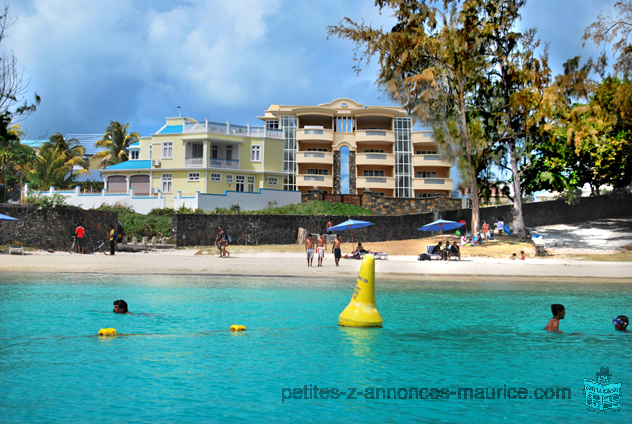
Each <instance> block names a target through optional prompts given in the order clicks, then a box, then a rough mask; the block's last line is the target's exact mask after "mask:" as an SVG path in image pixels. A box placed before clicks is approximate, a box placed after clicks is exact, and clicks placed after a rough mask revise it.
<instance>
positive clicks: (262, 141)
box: [102, 117, 285, 206]
mask: <svg viewBox="0 0 632 424" xmlns="http://www.w3.org/2000/svg"><path fill="white" fill-rule="evenodd" d="M283 143H284V139H283V132H282V131H280V130H278V129H276V130H268V129H267V128H265V127H250V126H249V125H246V126H242V125H232V124H230V123H224V124H220V123H214V122H209V121H208V120H205V121H200V122H198V121H196V120H195V119H192V118H186V117H177V118H167V119H166V124H165V125H164V126H163V127H162V128H161V129H160V130H158V131H157V132H156V133H155V134H152V135H151V136H148V137H141V139H140V141H139V142H138V143H135V144H134V145H132V146H131V147H130V149H129V150H130V152H129V153H130V160H128V161H126V162H122V163H119V164H116V165H113V166H109V167H107V168H106V169H104V170H103V171H102V172H103V174H104V180H105V189H106V191H107V194H108V195H110V194H111V195H114V194H122V193H129V192H130V189H133V191H132V193H133V194H134V195H135V196H156V195H158V193H159V192H160V193H161V196H164V198H165V201H166V204H167V206H171V205H173V198H174V196H175V195H176V193H177V192H180V195H181V196H193V195H195V193H196V192H199V193H210V194H223V193H225V192H226V191H236V192H252V193H254V192H257V191H259V189H277V190H281V189H282V188H283V177H284V175H285V174H284V173H283V161H282V157H283Z"/></svg>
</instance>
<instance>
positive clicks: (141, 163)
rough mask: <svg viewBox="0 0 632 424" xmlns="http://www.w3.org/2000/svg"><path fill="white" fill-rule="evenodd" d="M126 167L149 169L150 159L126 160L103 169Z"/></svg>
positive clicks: (110, 169) (122, 168) (121, 168)
mask: <svg viewBox="0 0 632 424" xmlns="http://www.w3.org/2000/svg"><path fill="white" fill-rule="evenodd" d="M127 169H151V160H128V161H125V162H121V163H117V164H116V165H112V166H108V167H107V168H105V169H104V171H113V170H116V171H118V170H127Z"/></svg>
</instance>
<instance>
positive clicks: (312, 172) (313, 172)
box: [307, 168, 329, 175]
mask: <svg viewBox="0 0 632 424" xmlns="http://www.w3.org/2000/svg"><path fill="white" fill-rule="evenodd" d="M307 174H308V175H329V170H328V169H312V168H310V169H308V170H307Z"/></svg>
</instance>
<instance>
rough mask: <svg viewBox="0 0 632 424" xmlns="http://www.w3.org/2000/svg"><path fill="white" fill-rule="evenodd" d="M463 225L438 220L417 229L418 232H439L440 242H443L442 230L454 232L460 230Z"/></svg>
mask: <svg viewBox="0 0 632 424" xmlns="http://www.w3.org/2000/svg"><path fill="white" fill-rule="evenodd" d="M462 226H463V224H461V223H460V222H455V221H446V220H444V219H438V220H436V221H434V222H431V223H430V224H426V225H424V226H423V227H421V228H417V230H419V231H441V241H443V230H454V229H455V228H461V227H462Z"/></svg>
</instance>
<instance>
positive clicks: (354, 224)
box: [327, 219, 375, 244]
mask: <svg viewBox="0 0 632 424" xmlns="http://www.w3.org/2000/svg"><path fill="white" fill-rule="evenodd" d="M369 225H375V224H374V223H372V222H368V221H356V220H355V219H349V220H348V221H345V222H341V223H340V224H338V225H334V226H333V227H331V228H327V231H329V232H332V231H342V230H351V244H353V229H354V228H364V227H368V226H369Z"/></svg>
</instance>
